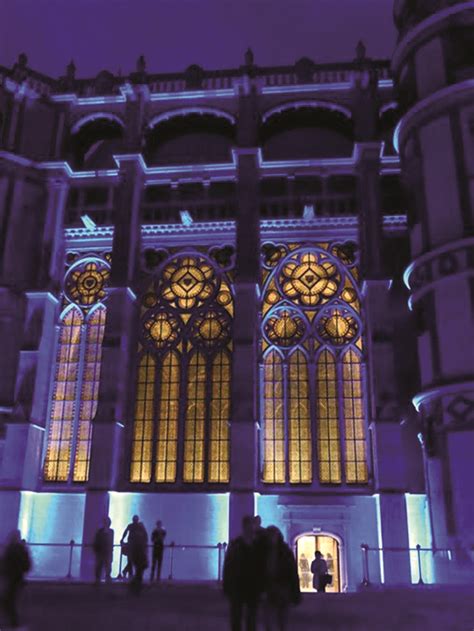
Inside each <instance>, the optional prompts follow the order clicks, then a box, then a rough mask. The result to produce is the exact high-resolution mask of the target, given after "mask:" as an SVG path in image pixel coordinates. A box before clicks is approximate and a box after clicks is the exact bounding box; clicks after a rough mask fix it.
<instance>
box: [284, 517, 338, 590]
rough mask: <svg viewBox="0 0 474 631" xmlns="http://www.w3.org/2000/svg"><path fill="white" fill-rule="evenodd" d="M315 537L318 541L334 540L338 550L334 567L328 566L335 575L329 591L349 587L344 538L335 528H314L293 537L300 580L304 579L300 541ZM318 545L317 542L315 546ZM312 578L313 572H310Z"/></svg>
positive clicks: (335, 547)
mask: <svg viewBox="0 0 474 631" xmlns="http://www.w3.org/2000/svg"><path fill="white" fill-rule="evenodd" d="M306 538H307V539H310V538H314V539H315V540H316V541H317V540H318V539H323V540H324V539H326V540H332V541H333V542H334V544H335V545H334V546H333V547H334V549H336V550H337V558H336V559H333V561H334V565H333V567H332V568H331V567H328V572H329V573H330V574H332V575H333V584H332V586H330V587H329V589H328V591H335V592H342V591H345V590H346V589H347V558H346V550H345V545H344V540H343V538H342V537H341V536H340V535H339V534H338V533H336V532H334V531H333V530H331V529H329V530H326V529H323V530H318V531H315V530H312V531H303V532H300V533H298V534H297V535H296V536H294V537H293V540H292V543H293V550H294V553H295V557H296V562H297V567H298V575H299V577H300V582H301V581H302V571H301V567H300V554H301V551H300V550H299V545H298V542H301V541H302V540H304V539H306ZM316 545H318V544H317V543H315V546H316ZM311 561H312V559H309V566H310V567H311ZM310 577H311V579H312V574H310ZM302 591H309V592H312V591H314V590H313V589H312V588H309V589H304V588H303V589H302Z"/></svg>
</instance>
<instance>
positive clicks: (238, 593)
mask: <svg viewBox="0 0 474 631" xmlns="http://www.w3.org/2000/svg"><path fill="white" fill-rule="evenodd" d="M261 558H262V556H261V554H260V553H259V545H258V543H257V542H256V538H255V520H254V518H253V517H252V516H250V515H247V516H246V517H244V518H243V520H242V534H241V535H240V536H239V537H236V538H235V539H233V540H232V541H231V542H230V544H229V547H228V548H227V553H226V555H225V559H224V571H223V589H224V594H225V595H226V596H227V598H228V599H229V601H230V627H231V630H232V631H240V630H241V628H242V618H243V616H244V611H245V628H246V631H255V630H256V626H257V610H258V605H259V599H260V596H261V593H262V591H263V567H262V563H261Z"/></svg>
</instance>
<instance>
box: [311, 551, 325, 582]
mask: <svg viewBox="0 0 474 631" xmlns="http://www.w3.org/2000/svg"><path fill="white" fill-rule="evenodd" d="M311 572H312V573H313V587H314V589H315V590H316V591H317V592H325V591H326V585H327V579H328V564H327V563H326V561H325V560H324V559H323V555H322V554H321V552H319V550H316V552H315V553H314V561H313V562H312V563H311Z"/></svg>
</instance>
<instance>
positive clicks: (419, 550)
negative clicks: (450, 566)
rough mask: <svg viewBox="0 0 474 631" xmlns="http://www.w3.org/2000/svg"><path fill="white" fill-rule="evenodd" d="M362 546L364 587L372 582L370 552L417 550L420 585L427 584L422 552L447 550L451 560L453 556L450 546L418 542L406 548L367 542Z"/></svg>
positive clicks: (434, 552)
mask: <svg viewBox="0 0 474 631" xmlns="http://www.w3.org/2000/svg"><path fill="white" fill-rule="evenodd" d="M360 548H361V553H362V571H363V578H362V585H363V586H364V587H368V586H369V585H370V584H371V582H370V576H369V552H408V553H410V552H416V555H417V565H418V574H419V579H418V585H424V584H425V582H424V580H423V571H422V563H421V553H422V552H432V553H433V554H436V553H438V552H445V553H447V555H448V559H449V560H451V558H452V550H451V549H450V548H430V547H423V546H421V545H420V544H416V546H415V547H414V548H412V547H408V548H406V547H402V546H383V547H376V546H374V547H372V546H368V545H367V544H366V543H362V544H361V546H360Z"/></svg>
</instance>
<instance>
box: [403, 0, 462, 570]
mask: <svg viewBox="0 0 474 631" xmlns="http://www.w3.org/2000/svg"><path fill="white" fill-rule="evenodd" d="M394 17H395V22H396V26H397V28H398V31H399V40H398V43H397V46H396V49H395V52H394V55H393V60H392V70H393V74H394V78H395V82H396V85H397V88H398V99H399V103H400V108H401V110H402V112H403V116H402V118H401V120H400V123H399V125H398V127H397V130H396V132H395V138H394V140H395V144H396V146H397V149H398V151H399V153H400V157H401V163H402V172H403V177H404V181H405V185H406V190H407V193H408V198H407V207H408V208H407V211H408V225H409V231H410V241H411V252H412V262H411V264H410V266H409V267H408V269H407V270H406V272H405V282H406V283H407V285H408V286H409V288H410V290H411V297H410V308H411V309H412V311H413V315H414V318H415V322H416V328H417V336H418V355H419V366H420V382H421V389H420V392H419V394H418V395H417V396H416V397H415V398H414V400H413V403H414V405H415V407H416V408H417V410H418V412H419V419H420V434H419V437H420V441H421V442H422V444H423V448H424V454H425V471H426V490H427V494H428V498H429V507H430V517H431V528H432V540H433V547H435V548H449V549H451V550H452V554H449V553H437V554H435V557H434V558H435V569H436V573H437V577H436V578H437V580H439V581H447V580H452V581H456V582H459V581H460V580H463V579H462V576H463V573H464V572H466V571H467V572H469V573H470V572H471V571H472V569H473V564H472V558H473V552H474V529H473V524H474V484H473V482H472V473H473V471H474V465H473V454H474V54H473V47H474V2H473V1H469V2H466V1H461V0H401V1H400V0H398V1H397V2H395V11H394Z"/></svg>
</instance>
